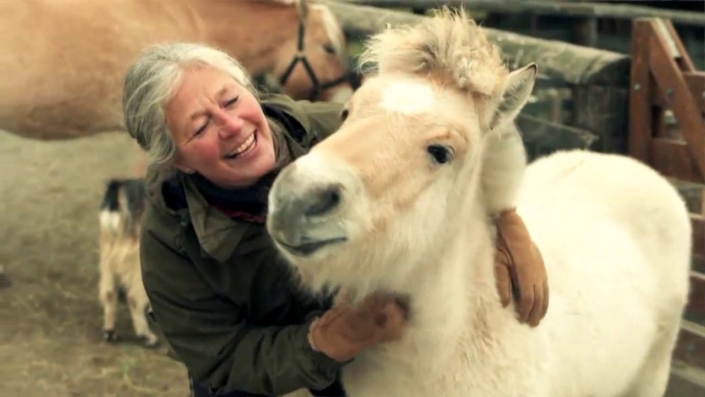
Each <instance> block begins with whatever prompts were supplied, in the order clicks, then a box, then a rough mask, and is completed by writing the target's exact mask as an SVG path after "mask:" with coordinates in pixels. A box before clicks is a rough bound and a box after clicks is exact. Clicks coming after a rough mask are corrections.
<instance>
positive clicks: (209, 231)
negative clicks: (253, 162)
mask: <svg viewBox="0 0 705 397" xmlns="http://www.w3.org/2000/svg"><path fill="white" fill-rule="evenodd" d="M262 103H263V105H269V106H272V107H275V108H276V109H279V110H281V111H284V112H285V114H286V115H288V116H290V119H289V120H290V121H291V122H293V125H295V126H297V127H300V128H295V129H297V130H298V132H299V133H300V134H299V135H297V134H294V131H289V132H290V133H291V135H287V136H286V140H287V142H288V145H289V149H290V151H291V152H292V154H293V156H294V157H298V156H300V155H302V154H304V153H305V152H306V151H307V148H309V147H310V146H311V145H313V144H315V143H316V142H317V141H320V140H322V139H324V138H325V137H327V136H328V135H330V134H331V133H333V132H334V131H335V130H336V129H337V128H338V127H339V125H340V110H341V105H339V104H332V103H311V102H308V101H293V100H291V99H289V98H288V97H285V96H279V95H272V96H270V97H268V98H264V99H262ZM270 119H272V118H270ZM275 122H276V121H275ZM293 136H299V138H298V140H297V139H294V138H292V137H293ZM299 143H300V144H299ZM167 185H171V186H172V187H174V186H175V187H176V188H177V189H180V191H181V192H182V204H186V203H187V205H182V206H181V208H180V206H178V205H175V204H174V203H178V201H179V200H174V199H172V198H170V197H171V195H170V194H168V193H167V194H165V191H166V192H169V191H170V190H169V189H166V187H167ZM147 194H148V205H147V209H146V212H145V217H144V220H143V226H142V237H141V262H142V277H143V281H144V286H145V288H146V291H147V295H148V296H149V299H150V303H151V306H152V315H153V317H152V319H153V320H154V321H155V322H156V325H157V327H158V328H159V330H160V331H161V332H162V333H163V335H164V336H165V338H166V340H167V342H168V345H169V347H170V348H171V349H172V350H173V353H175V354H176V356H178V359H179V360H180V361H182V362H183V363H184V364H185V365H186V367H187V369H188V371H189V374H190V375H191V376H192V377H193V378H194V379H195V380H196V381H199V382H203V383H204V384H207V385H208V386H210V387H211V388H213V389H216V390H224V391H229V390H240V391H244V392H249V393H258V394H268V395H282V394H286V393H288V392H291V391H294V390H297V389H300V388H312V389H323V388H325V387H327V386H328V385H330V384H331V383H332V382H333V381H334V380H335V379H336V377H337V375H338V372H339V370H340V367H341V366H342V364H340V363H338V362H336V361H334V360H332V359H330V358H328V357H327V356H325V355H323V354H321V353H318V352H315V351H313V350H312V349H311V348H310V347H309V343H308V339H307V331H308V327H309V324H310V321H312V319H313V317H314V316H315V315H316V314H319V313H321V312H322V310H324V309H325V308H326V307H327V306H326V305H327V304H328V303H326V302H319V301H317V300H313V299H310V298H308V299H307V298H304V296H303V295H301V294H300V293H299V292H298V291H297V290H296V289H295V288H294V286H293V284H292V282H291V280H290V273H288V269H287V267H286V264H285V263H284V262H283V259H281V257H280V256H279V255H278V254H277V252H276V250H275V248H274V246H273V245H272V244H271V242H270V239H269V235H268V233H267V230H266V227H265V226H264V225H262V224H257V223H249V222H244V221H235V220H232V219H230V218H229V217H227V216H226V215H224V214H223V213H221V212H220V211H219V210H217V209H215V208H213V207H211V206H209V205H208V203H207V202H206V201H205V199H204V198H203V196H202V195H201V194H200V193H199V192H198V191H197V189H196V188H195V186H194V185H193V184H192V182H191V181H190V180H189V179H187V178H184V177H183V176H182V175H177V176H176V177H175V178H172V179H170V182H168V183H167V184H165V183H164V182H159V181H158V179H157V177H156V174H154V173H153V172H152V171H151V170H150V172H149V173H148V175H147ZM184 199H185V200H184Z"/></svg>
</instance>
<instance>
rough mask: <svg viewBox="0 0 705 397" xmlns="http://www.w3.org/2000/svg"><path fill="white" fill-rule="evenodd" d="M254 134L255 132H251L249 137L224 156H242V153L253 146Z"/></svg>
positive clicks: (230, 157) (229, 157)
mask: <svg viewBox="0 0 705 397" xmlns="http://www.w3.org/2000/svg"><path fill="white" fill-rule="evenodd" d="M255 135H256V133H253V134H252V135H250V137H249V138H247V140H246V141H245V142H243V143H242V145H240V146H238V147H237V148H236V149H235V150H233V151H232V152H231V153H229V154H226V155H225V158H228V159H232V158H235V157H238V156H242V155H243V154H245V153H247V152H249V151H250V150H252V149H253V148H254V147H255Z"/></svg>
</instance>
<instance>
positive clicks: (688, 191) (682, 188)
mask: <svg viewBox="0 0 705 397" xmlns="http://www.w3.org/2000/svg"><path fill="white" fill-rule="evenodd" d="M669 182H670V183H671V184H672V185H673V186H674V187H675V188H676V189H677V190H678V194H680V195H681V197H683V200H685V203H686V205H687V206H688V211H689V212H690V213H692V214H703V215H705V212H703V211H705V203H704V202H703V200H705V191H704V190H703V189H704V188H705V185H702V184H699V183H688V182H685V181H683V180H680V179H669Z"/></svg>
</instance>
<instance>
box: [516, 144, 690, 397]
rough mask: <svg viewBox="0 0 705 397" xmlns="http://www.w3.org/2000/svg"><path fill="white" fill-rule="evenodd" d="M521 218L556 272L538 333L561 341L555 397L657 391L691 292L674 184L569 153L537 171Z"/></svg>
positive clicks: (622, 161) (603, 158) (646, 171)
mask: <svg viewBox="0 0 705 397" xmlns="http://www.w3.org/2000/svg"><path fill="white" fill-rule="evenodd" d="M519 213H520V214H521V216H522V217H523V218H524V220H525V222H526V224H527V227H528V228H529V230H530V232H531V235H532V237H533V238H534V240H535V241H536V243H537V245H538V246H539V248H540V249H541V252H542V254H543V256H544V259H545V262H546V266H547V270H548V274H549V282H550V285H551V304H550V307H549V312H548V315H547V317H546V319H545V320H544V322H545V325H544V326H542V327H540V328H539V329H538V330H539V331H541V330H543V331H541V332H546V333H548V334H549V335H548V337H549V338H548V340H551V341H552V343H553V344H557V345H559V348H557V349H552V350H553V351H554V352H557V356H556V357H554V358H555V359H556V362H557V363H560V366H559V367H560V368H559V367H557V368H553V370H552V371H551V372H552V377H555V378H554V379H553V387H555V388H556V394H555V395H560V394H561V393H559V391H561V390H562V391H563V392H568V391H569V390H570V389H569V388H568V387H569V386H568V385H571V387H575V386H576V383H575V382H577V384H582V385H581V386H582V387H584V389H583V388H582V387H581V388H579V389H578V390H581V389H582V390H590V389H593V393H588V394H589V395H595V396H602V395H605V396H607V395H620V394H621V393H622V392H624V391H625V390H624V389H619V387H620V386H619V385H626V384H629V383H630V382H633V385H634V386H633V387H635V388H638V387H643V388H644V390H653V386H651V385H652V384H653V382H656V381H659V380H660V379H662V378H663V377H664V376H668V368H667V367H668V366H669V365H670V355H671V350H672V348H673V345H674V343H675V338H676V335H677V333H678V329H679V327H680V318H681V315H682V311H683V309H684V306H685V304H686V302H687V296H688V285H689V270H690V251H691V226H690V222H689V218H688V211H687V208H686V206H685V203H684V202H683V200H682V199H681V198H680V196H679V195H678V193H677V191H676V190H675V188H674V187H673V186H671V185H670V184H669V183H668V181H667V180H666V179H665V178H663V177H661V176H660V175H659V174H658V173H657V172H655V171H654V170H652V169H651V168H649V167H647V166H645V165H643V164H641V163H639V162H637V161H636V160H633V159H631V158H628V157H624V156H617V155H611V154H600V153H594V152H583V151H574V152H560V153H556V154H553V155H550V156H547V157H545V158H542V159H539V160H537V161H535V162H534V163H532V164H531V165H530V166H529V167H528V169H527V171H526V175H525V180H524V186H523V190H522V192H521V197H520V202H519ZM557 347H558V346H557ZM616 351H618V353H616ZM637 357H639V358H643V360H644V361H642V362H641V363H640V361H639V360H635V358H637ZM620 358H622V359H620ZM586 365H587V367H586ZM581 367H582V368H591V369H594V370H592V371H577V373H576V372H573V371H575V370H576V369H579V368H581ZM633 379H637V380H633ZM650 386H651V387H650ZM659 387H660V386H659ZM664 387H665V383H664ZM630 390H631V389H630ZM634 390H637V389H634ZM565 395H569V394H565ZM637 395H641V394H637Z"/></svg>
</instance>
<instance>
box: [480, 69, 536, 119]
mask: <svg viewBox="0 0 705 397" xmlns="http://www.w3.org/2000/svg"><path fill="white" fill-rule="evenodd" d="M537 72H538V67H537V66H536V64H535V63H533V62H532V63H530V64H528V65H526V66H524V67H523V68H521V69H517V70H515V71H513V72H511V73H509V75H508V76H507V79H506V81H505V83H504V90H502V93H501V94H500V95H499V100H498V102H497V105H496V106H495V107H494V109H493V113H492V116H491V117H490V120H491V121H490V125H489V127H490V129H491V130H494V129H497V128H500V127H502V126H503V125H504V124H505V123H507V122H511V121H512V120H514V118H515V117H516V116H517V115H518V114H519V112H520V111H521V109H522V108H523V107H524V105H526V102H527V101H528V100H529V97H530V96H531V91H533V89H534V83H535V82H536V74H537Z"/></svg>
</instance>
